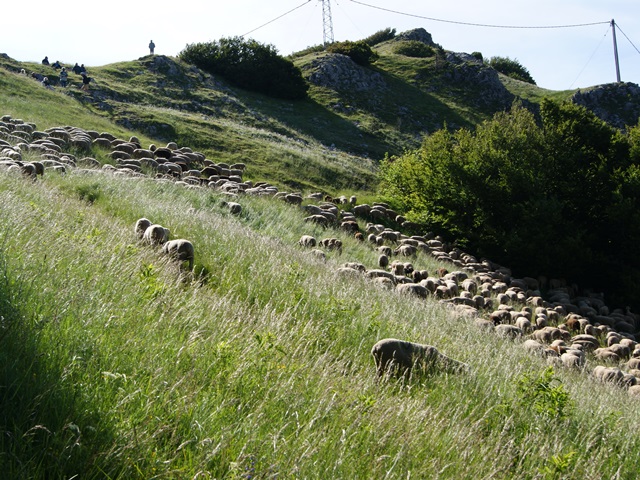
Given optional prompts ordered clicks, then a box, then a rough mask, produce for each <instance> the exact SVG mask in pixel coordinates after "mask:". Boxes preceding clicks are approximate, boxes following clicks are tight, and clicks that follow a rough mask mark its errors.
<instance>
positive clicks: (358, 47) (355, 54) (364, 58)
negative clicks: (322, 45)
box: [327, 40, 378, 66]
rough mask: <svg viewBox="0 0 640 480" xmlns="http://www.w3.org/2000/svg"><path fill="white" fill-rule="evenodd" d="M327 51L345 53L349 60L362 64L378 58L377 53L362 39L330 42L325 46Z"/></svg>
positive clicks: (368, 63) (365, 64)
mask: <svg viewBox="0 0 640 480" xmlns="http://www.w3.org/2000/svg"><path fill="white" fill-rule="evenodd" d="M327 52H329V53H341V54H343V55H347V56H348V57H350V58H351V60H353V61H354V62H356V63H357V64H358V65H362V66H367V65H370V64H371V63H373V62H375V61H376V60H377V59H378V54H377V53H376V52H374V51H373V50H372V49H371V47H370V46H369V45H367V44H366V43H365V42H364V41H362V40H359V41H357V42H350V41H346V42H336V43H332V44H331V45H329V46H328V47H327Z"/></svg>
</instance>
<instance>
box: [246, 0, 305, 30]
mask: <svg viewBox="0 0 640 480" xmlns="http://www.w3.org/2000/svg"><path fill="white" fill-rule="evenodd" d="M310 1H311V0H307V1H306V2H304V3H301V4H300V5H298V6H297V7H295V8H292V9H291V10H289V11H288V12H285V13H283V14H282V15H280V16H278V17H276V18H274V19H273V20H269V21H268V22H267V23H263V24H262V25H260V26H259V27H257V28H254V29H253V30H251V31H249V32H247V33H245V34H243V35H240V36H241V37H246V36H247V35H249V34H250V33H253V32H255V31H256V30H260V29H261V28H262V27H266V26H267V25H269V24H270V23H273V22H275V21H276V20H280V19H281V18H282V17H284V16H286V15H289V14H290V13H291V12H294V11H295V10H297V9H299V8H300V7H303V6H305V5H306V4H307V3H309V2H310Z"/></svg>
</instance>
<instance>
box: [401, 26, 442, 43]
mask: <svg viewBox="0 0 640 480" xmlns="http://www.w3.org/2000/svg"><path fill="white" fill-rule="evenodd" d="M408 40H413V41H416V42H421V43H424V44H425V45H429V46H430V47H438V45H437V44H436V43H433V38H431V34H430V33H429V32H427V31H426V30H425V29H424V28H414V29H413V30H407V31H406V32H402V33H399V34H398V35H396V37H395V38H394V41H408Z"/></svg>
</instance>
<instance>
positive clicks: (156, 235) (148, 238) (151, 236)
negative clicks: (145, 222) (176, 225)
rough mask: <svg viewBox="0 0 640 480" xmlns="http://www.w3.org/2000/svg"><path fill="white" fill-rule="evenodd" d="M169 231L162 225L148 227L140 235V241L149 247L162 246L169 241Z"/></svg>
mask: <svg viewBox="0 0 640 480" xmlns="http://www.w3.org/2000/svg"><path fill="white" fill-rule="evenodd" d="M169 233H170V232H169V229H168V228H164V227H163V226H162V225H158V224H154V225H151V226H149V227H148V228H147V229H146V230H145V231H144V235H142V241H143V242H145V243H148V244H149V245H154V246H155V245H162V244H163V243H165V242H166V241H167V240H169Z"/></svg>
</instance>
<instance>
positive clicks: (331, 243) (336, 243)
mask: <svg viewBox="0 0 640 480" xmlns="http://www.w3.org/2000/svg"><path fill="white" fill-rule="evenodd" d="M320 246H321V247H324V248H326V249H327V250H337V251H338V252H340V253H342V241H341V240H339V239H337V238H323V239H322V240H320Z"/></svg>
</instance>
